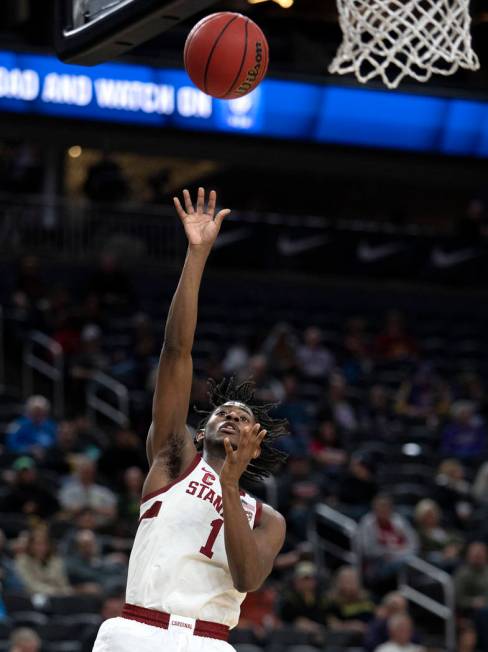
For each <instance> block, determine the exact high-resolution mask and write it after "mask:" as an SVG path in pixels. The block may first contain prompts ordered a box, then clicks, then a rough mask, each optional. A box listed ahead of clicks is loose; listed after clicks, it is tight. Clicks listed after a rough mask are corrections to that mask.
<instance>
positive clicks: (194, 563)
mask: <svg viewBox="0 0 488 652" xmlns="http://www.w3.org/2000/svg"><path fill="white" fill-rule="evenodd" d="M241 503H242V506H243V508H244V510H245V512H246V514H247V517H248V519H249V526H250V527H251V528H253V527H255V525H257V523H258V522H259V518H260V514H261V508H262V505H261V503H260V502H259V501H257V500H256V499H255V498H253V497H252V496H249V494H247V493H245V492H244V491H241ZM223 524H224V519H223V506H222V491H221V486H220V481H219V477H218V474H217V473H216V472H215V471H214V470H213V469H212V468H211V467H210V466H208V465H207V464H206V463H205V462H204V461H203V460H202V457H201V456H200V455H197V456H196V457H195V459H194V460H193V462H192V463H191V464H190V466H189V467H188V469H186V471H185V472H184V473H183V474H182V475H181V476H180V477H179V478H177V479H176V480H175V481H174V482H172V483H170V484H169V485H167V486H166V487H164V488H163V489H160V490H159V491H155V492H153V493H151V494H148V495H147V496H144V497H143V499H142V503H141V510H140V520H139V528H138V530H137V534H136V537H135V540H134V546H133V548H132V553H131V556H130V561H129V575H128V580H127V591H126V601H127V602H128V603H130V604H134V605H138V606H141V607H146V609H156V610H158V611H164V612H166V613H169V614H177V615H179V616H186V617H189V618H195V619H200V620H209V621H211V622H215V623H221V624H223V625H227V626H228V627H235V625H236V624H237V622H238V620H239V613H240V606H241V603H242V601H243V600H244V598H245V597H246V594H245V593H240V592H239V591H236V589H235V588H234V586H233V582H232V577H231V574H230V570H229V564H228V561H227V554H226V551H225V543H224V531H223ZM249 563H252V560H249Z"/></svg>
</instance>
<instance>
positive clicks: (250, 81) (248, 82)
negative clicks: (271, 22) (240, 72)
mask: <svg viewBox="0 0 488 652" xmlns="http://www.w3.org/2000/svg"><path fill="white" fill-rule="evenodd" d="M262 61H263V45H262V43H259V41H258V42H257V43H256V65H255V66H254V68H251V69H250V70H248V71H247V77H246V79H245V80H244V82H243V83H242V84H241V85H240V86H239V88H238V89H237V92H238V93H240V94H241V95H245V94H246V93H249V91H250V90H251V89H252V88H253V86H254V85H255V84H256V80H257V79H258V78H259V71H260V69H261V64H262Z"/></svg>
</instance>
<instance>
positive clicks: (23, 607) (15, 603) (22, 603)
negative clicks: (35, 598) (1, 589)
mask: <svg viewBox="0 0 488 652" xmlns="http://www.w3.org/2000/svg"><path fill="white" fill-rule="evenodd" d="M2 598H3V601H4V602H5V608H6V610H7V613H8V614H9V615H13V614H15V613H17V612H19V611H20V612H22V611H23V612H29V611H32V610H33V609H34V605H33V604H32V600H31V598H30V596H28V595H24V594H16V593H5V595H3V596H2Z"/></svg>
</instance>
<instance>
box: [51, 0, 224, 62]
mask: <svg viewBox="0 0 488 652" xmlns="http://www.w3.org/2000/svg"><path fill="white" fill-rule="evenodd" d="M214 2H215V0H56V18H55V20H56V24H55V47H56V51H57V54H58V56H59V58H60V59H62V60H63V61H67V62H69V63H78V64H83V65H95V64H97V63H102V62H103V61H108V60H110V59H114V58H116V57H117V56H118V55H120V54H123V53H124V52H126V51H128V50H130V49H132V48H133V47H135V46H136V45H139V44H140V43H143V42H144V41H147V40H149V39H151V38H153V37H155V36H157V35H158V34H160V33H161V32H164V31H165V30H167V29H170V28H171V27H172V26H173V25H175V24H176V23H177V22H179V21H181V20H184V19H185V18H189V17H190V16H192V15H193V14H197V13H198V12H200V11H202V10H203V9H205V8H206V7H208V6H210V5H212V4H213V3H214Z"/></svg>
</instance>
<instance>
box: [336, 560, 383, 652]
mask: <svg viewBox="0 0 488 652" xmlns="http://www.w3.org/2000/svg"><path fill="white" fill-rule="evenodd" d="M374 610H375V607H374V603H373V601H372V600H371V598H370V596H369V594H368V592H367V591H365V589H364V588H363V587H362V586H361V583H360V581H359V576H358V572H357V570H356V569H355V568H353V567H352V566H342V567H341V568H339V570H338V571H337V572H336V574H335V577H334V579H333V583H332V588H331V590H330V592H329V594H328V596H327V625H328V626H329V627H330V628H331V629H332V630H333V631H336V632H343V633H344V634H349V635H350V636H349V637H348V638H345V639H344V643H343V644H346V642H347V644H348V645H354V644H361V643H362V639H363V635H364V633H365V631H366V629H367V626H368V623H369V622H370V621H371V620H372V619H373V617H374Z"/></svg>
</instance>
